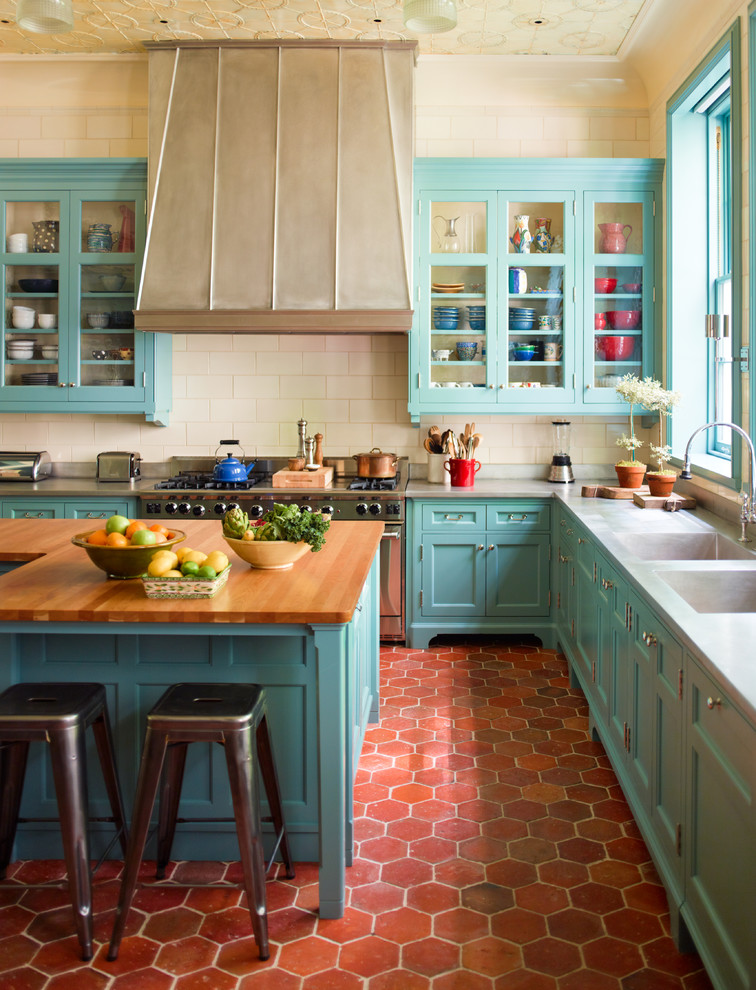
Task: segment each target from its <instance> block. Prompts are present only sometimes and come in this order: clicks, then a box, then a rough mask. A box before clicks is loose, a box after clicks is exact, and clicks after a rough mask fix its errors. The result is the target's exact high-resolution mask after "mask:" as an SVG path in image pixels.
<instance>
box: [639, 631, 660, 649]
mask: <svg viewBox="0 0 756 990" xmlns="http://www.w3.org/2000/svg"><path fill="white" fill-rule="evenodd" d="M641 639H642V640H643V642H644V643H645V644H646V646H656V644H657V642H658V640H657V639H656V636H654V634H653V633H649V632H643V633H642V635H641Z"/></svg>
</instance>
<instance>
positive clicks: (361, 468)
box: [352, 447, 399, 478]
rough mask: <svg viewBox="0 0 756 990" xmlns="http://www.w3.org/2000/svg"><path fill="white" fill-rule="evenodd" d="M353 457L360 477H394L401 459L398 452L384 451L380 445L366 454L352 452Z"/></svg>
mask: <svg viewBox="0 0 756 990" xmlns="http://www.w3.org/2000/svg"><path fill="white" fill-rule="evenodd" d="M352 459H353V460H354V461H355V462H356V464H357V475H358V476H359V477H360V478H393V477H394V475H395V474H396V465H397V463H398V461H399V458H398V457H397V455H396V454H387V453H384V451H382V450H381V448H380V447H373V449H372V450H371V451H369V452H368V453H366V454H352Z"/></svg>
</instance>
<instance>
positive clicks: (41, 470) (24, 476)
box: [0, 450, 52, 481]
mask: <svg viewBox="0 0 756 990" xmlns="http://www.w3.org/2000/svg"><path fill="white" fill-rule="evenodd" d="M51 474H52V462H51V460H50V455H49V454H48V452H47V451H46V450H40V451H36V452H35V451H31V450H21V451H18V450H0V481H42V480H43V479H44V478H49V476H50V475H51Z"/></svg>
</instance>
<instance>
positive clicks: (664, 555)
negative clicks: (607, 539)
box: [614, 532, 756, 560]
mask: <svg viewBox="0 0 756 990" xmlns="http://www.w3.org/2000/svg"><path fill="white" fill-rule="evenodd" d="M614 539H615V540H616V541H617V542H618V543H620V544H621V545H622V546H623V547H624V549H625V550H627V552H628V553H630V554H632V555H633V557H636V558H637V559H638V560H756V554H754V553H753V551H751V550H747V549H746V548H745V547H744V546H741V544H739V543H735V542H734V541H733V540H728V539H726V538H725V537H723V536H720V535H719V533H649V532H645V533H615V534H614Z"/></svg>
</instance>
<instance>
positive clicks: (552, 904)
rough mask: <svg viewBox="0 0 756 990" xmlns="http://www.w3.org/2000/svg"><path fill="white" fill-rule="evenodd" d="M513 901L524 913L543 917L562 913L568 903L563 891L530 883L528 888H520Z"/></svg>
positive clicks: (542, 884)
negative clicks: (556, 912) (535, 913)
mask: <svg viewBox="0 0 756 990" xmlns="http://www.w3.org/2000/svg"><path fill="white" fill-rule="evenodd" d="M515 901H516V902H517V905H518V906H519V907H521V908H524V909H525V910H526V911H535V912H537V913H538V914H543V915H549V914H553V913H554V912H555V911H562V910H564V908H566V907H567V905H568V903H569V901H568V898H567V894H566V893H565V891H564V890H562V889H561V888H559V887H552V886H550V885H549V884H544V883H532V884H530V885H529V886H528V887H520V889H519V890H518V891H517V892H516V893H515Z"/></svg>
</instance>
